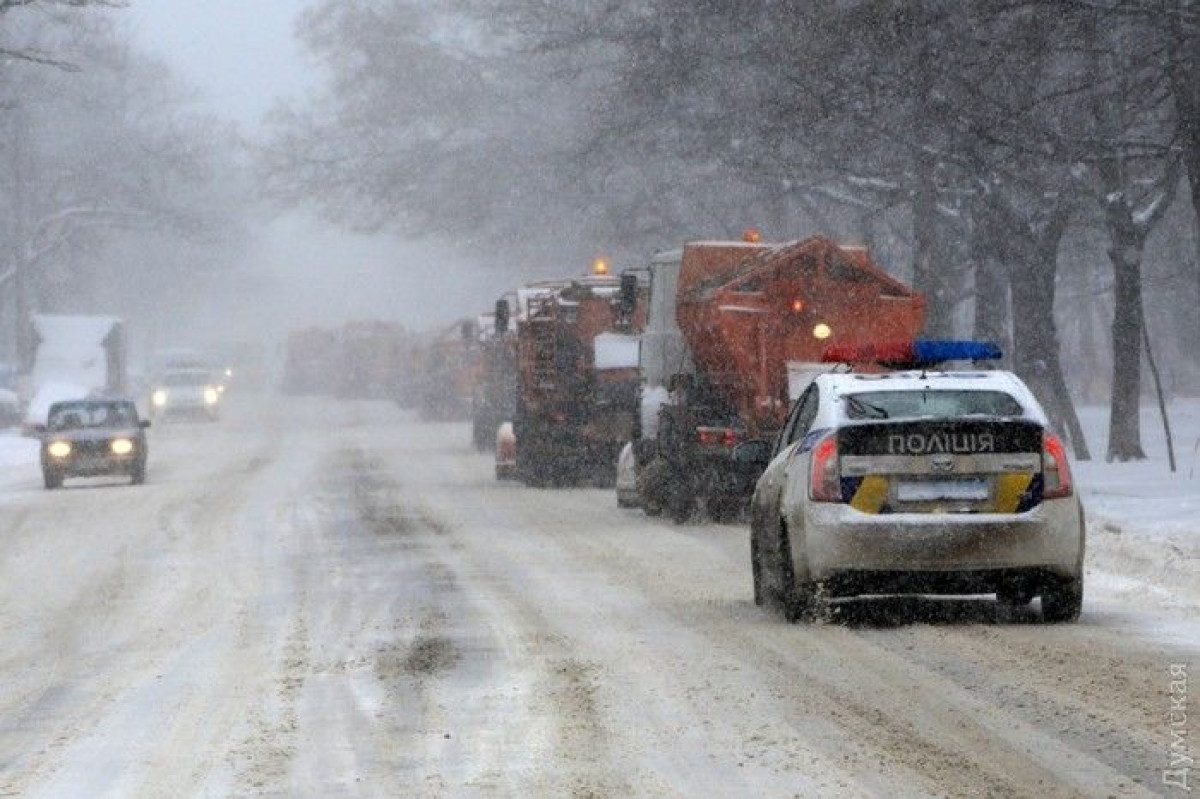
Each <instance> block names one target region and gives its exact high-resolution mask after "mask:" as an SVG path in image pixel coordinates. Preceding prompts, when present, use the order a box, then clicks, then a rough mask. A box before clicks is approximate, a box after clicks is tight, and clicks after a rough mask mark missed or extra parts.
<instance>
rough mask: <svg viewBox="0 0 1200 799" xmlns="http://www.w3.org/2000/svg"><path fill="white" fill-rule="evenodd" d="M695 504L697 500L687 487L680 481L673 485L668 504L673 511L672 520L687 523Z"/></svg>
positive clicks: (677, 522)
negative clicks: (680, 483)
mask: <svg viewBox="0 0 1200 799" xmlns="http://www.w3.org/2000/svg"><path fill="white" fill-rule="evenodd" d="M695 505H696V500H695V498H694V497H692V493H691V492H690V491H688V490H687V488H686V487H684V486H681V485H679V484H678V483H674V484H672V485H671V488H670V498H669V499H668V500H667V506H668V509H669V510H670V511H671V520H672V521H674V522H675V523H676V524H687V522H688V520H689V519H691V518H692V510H693V509H694V508H695Z"/></svg>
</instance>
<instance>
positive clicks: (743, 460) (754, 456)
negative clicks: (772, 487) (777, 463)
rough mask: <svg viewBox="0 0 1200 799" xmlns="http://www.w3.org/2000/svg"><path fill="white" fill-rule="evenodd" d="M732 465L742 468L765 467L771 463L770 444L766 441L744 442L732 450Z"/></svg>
mask: <svg viewBox="0 0 1200 799" xmlns="http://www.w3.org/2000/svg"><path fill="white" fill-rule="evenodd" d="M733 461H734V463H738V464H741V465H743V466H766V465H767V464H768V463H770V462H771V444H770V443H769V442H767V441H745V442H743V443H741V444H738V445H737V446H736V447H734V448H733Z"/></svg>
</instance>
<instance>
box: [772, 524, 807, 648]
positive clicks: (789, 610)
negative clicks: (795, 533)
mask: <svg viewBox="0 0 1200 799" xmlns="http://www.w3.org/2000/svg"><path fill="white" fill-rule="evenodd" d="M777 544H778V547H779V549H778V552H779V558H778V571H779V573H778V575H777V577H778V578H779V590H778V592H776V600H777V601H778V603H779V609H780V610H781V611H783V618H784V619H786V620H787V622H788V623H789V624H795V623H796V622H798V621H801V620H802V619H804V618H805V617H806V616H808V615H809V614H810V611H811V608H812V604H813V594H814V592H813V590H812V588H811V587H809V586H808V585H804V586H799V585H797V584H796V567H795V565H794V564H793V563H792V547H791V544H790V542H789V541H788V533H787V526H786V525H784V524H783V522H780V523H779V537H778V539H777Z"/></svg>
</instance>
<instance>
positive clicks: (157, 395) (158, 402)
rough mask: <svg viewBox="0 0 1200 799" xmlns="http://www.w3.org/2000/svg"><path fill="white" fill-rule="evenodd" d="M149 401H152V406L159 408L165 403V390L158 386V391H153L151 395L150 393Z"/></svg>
mask: <svg viewBox="0 0 1200 799" xmlns="http://www.w3.org/2000/svg"><path fill="white" fill-rule="evenodd" d="M150 401H151V402H153V403H154V407H156V408H161V407H162V406H164V405H166V404H167V392H165V391H163V390H162V389H161V388H160V389H159V390H158V391H155V392H154V394H153V395H151V397H150Z"/></svg>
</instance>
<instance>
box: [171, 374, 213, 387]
mask: <svg viewBox="0 0 1200 799" xmlns="http://www.w3.org/2000/svg"><path fill="white" fill-rule="evenodd" d="M210 382H212V381H211V378H210V376H209V374H208V372H169V373H167V374H166V375H164V376H163V379H162V384H163V385H164V386H167V387H168V388H177V387H180V386H205V385H208V384H209V383H210Z"/></svg>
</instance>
